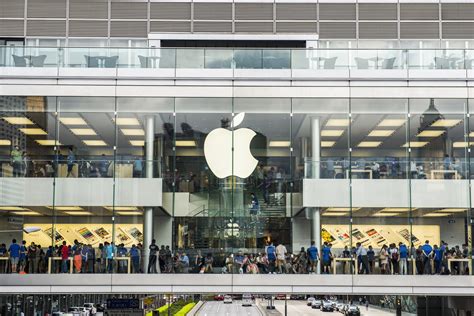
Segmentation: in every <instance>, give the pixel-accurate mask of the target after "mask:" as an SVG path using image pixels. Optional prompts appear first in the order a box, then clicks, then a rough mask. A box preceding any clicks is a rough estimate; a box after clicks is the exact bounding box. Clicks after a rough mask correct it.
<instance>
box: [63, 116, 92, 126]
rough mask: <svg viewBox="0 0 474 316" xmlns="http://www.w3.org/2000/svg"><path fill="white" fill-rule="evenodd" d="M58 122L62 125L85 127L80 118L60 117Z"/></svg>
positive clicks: (84, 122)
mask: <svg viewBox="0 0 474 316" xmlns="http://www.w3.org/2000/svg"><path fill="white" fill-rule="evenodd" d="M59 121H60V122H61V123H63V124H64V125H87V123H86V121H84V119H83V118H82V117H60V118H59Z"/></svg>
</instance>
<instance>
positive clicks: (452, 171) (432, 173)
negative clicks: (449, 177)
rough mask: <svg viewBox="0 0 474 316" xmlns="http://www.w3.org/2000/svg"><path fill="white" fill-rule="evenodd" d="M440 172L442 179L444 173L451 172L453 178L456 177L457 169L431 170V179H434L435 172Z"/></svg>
mask: <svg viewBox="0 0 474 316" xmlns="http://www.w3.org/2000/svg"><path fill="white" fill-rule="evenodd" d="M438 173H441V174H442V175H443V177H442V178H441V179H444V175H445V174H453V175H454V176H453V179H458V171H457V170H444V169H443V170H431V179H436V174H438Z"/></svg>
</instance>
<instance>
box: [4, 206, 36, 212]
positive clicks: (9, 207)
mask: <svg viewBox="0 0 474 316" xmlns="http://www.w3.org/2000/svg"><path fill="white" fill-rule="evenodd" d="M0 211H31V210H30V209H29V208H24V207H21V206H0Z"/></svg>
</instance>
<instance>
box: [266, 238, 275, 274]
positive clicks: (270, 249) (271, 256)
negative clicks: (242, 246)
mask: <svg viewBox="0 0 474 316" xmlns="http://www.w3.org/2000/svg"><path fill="white" fill-rule="evenodd" d="M265 253H266V255H267V258H268V266H269V272H268V273H269V274H272V273H273V274H275V262H276V248H275V246H274V245H273V242H270V245H268V246H267V248H266V249H265Z"/></svg>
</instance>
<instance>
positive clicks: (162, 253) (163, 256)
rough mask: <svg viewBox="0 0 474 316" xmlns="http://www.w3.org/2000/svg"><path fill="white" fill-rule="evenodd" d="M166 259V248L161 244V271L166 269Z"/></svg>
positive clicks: (159, 259) (159, 260)
mask: <svg viewBox="0 0 474 316" xmlns="http://www.w3.org/2000/svg"><path fill="white" fill-rule="evenodd" d="M165 261H166V249H165V245H161V248H160V250H159V251H158V265H159V266H160V271H161V272H163V271H165Z"/></svg>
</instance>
